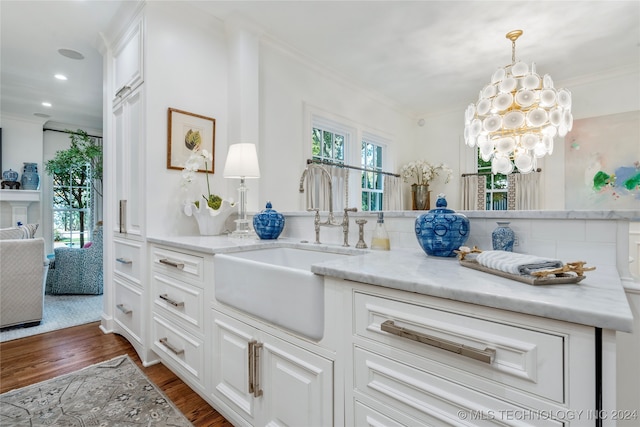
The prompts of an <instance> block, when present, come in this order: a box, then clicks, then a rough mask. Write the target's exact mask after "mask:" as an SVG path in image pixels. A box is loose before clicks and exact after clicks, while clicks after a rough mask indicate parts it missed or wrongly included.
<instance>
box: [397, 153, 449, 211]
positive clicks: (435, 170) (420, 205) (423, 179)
mask: <svg viewBox="0 0 640 427" xmlns="http://www.w3.org/2000/svg"><path fill="white" fill-rule="evenodd" d="M440 174H446V176H447V177H446V179H445V184H446V183H448V182H449V180H450V179H451V175H452V174H453V170H451V169H450V168H449V167H448V166H447V165H445V164H444V163H440V164H437V165H434V164H432V163H429V162H428V161H426V160H418V161H416V162H409V163H407V164H406V165H404V166H403V167H402V169H400V175H401V176H402V179H403V180H404V182H410V183H412V184H411V199H412V204H413V206H412V209H413V210H429V209H430V208H431V206H430V205H431V203H430V198H429V194H430V193H431V192H430V191H429V183H430V182H431V181H433V180H434V179H435V178H437V177H438V176H439V175H440Z"/></svg>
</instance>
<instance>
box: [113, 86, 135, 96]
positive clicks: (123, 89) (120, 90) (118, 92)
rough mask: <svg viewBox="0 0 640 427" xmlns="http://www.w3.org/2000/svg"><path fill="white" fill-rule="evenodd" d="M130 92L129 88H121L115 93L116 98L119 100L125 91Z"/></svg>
mask: <svg viewBox="0 0 640 427" xmlns="http://www.w3.org/2000/svg"><path fill="white" fill-rule="evenodd" d="M129 90H131V86H126V85H125V86H122V87H121V88H120V89H119V90H118V91H117V92H116V98H120V96H121V95H122V94H123V93H125V92H126V91H129Z"/></svg>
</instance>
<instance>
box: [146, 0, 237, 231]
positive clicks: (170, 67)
mask: <svg viewBox="0 0 640 427" xmlns="http://www.w3.org/2000/svg"><path fill="white" fill-rule="evenodd" d="M145 11H146V12H145V14H146V28H145V31H146V41H145V43H146V45H145V82H144V86H145V94H146V100H145V104H146V111H147V115H146V132H147V134H146V151H147V157H146V158H147V164H146V168H147V174H146V176H147V182H146V183H145V185H146V189H147V206H146V217H147V221H146V225H147V229H148V233H149V234H159V233H163V234H164V233H167V234H184V233H197V225H196V222H195V220H194V219H193V218H189V217H187V216H185V215H184V214H183V213H182V210H181V205H182V201H183V200H185V199H187V198H189V199H196V198H199V197H200V194H202V193H206V181H205V174H203V173H201V174H198V181H197V182H194V183H193V184H192V185H191V186H190V191H189V194H188V195H187V194H186V193H185V192H184V191H183V190H182V189H181V187H180V182H181V172H180V171H178V170H170V169H167V167H166V164H167V109H168V108H170V107H171V108H177V109H180V110H183V111H188V112H190V113H195V114H199V115H203V116H207V117H213V118H215V119H216V135H215V161H214V163H215V165H214V174H213V175H212V176H210V180H211V181H210V183H211V186H212V191H213V192H215V193H220V194H225V193H226V191H225V188H226V184H227V183H226V182H224V180H223V178H222V170H223V168H224V160H225V158H226V153H227V144H228V141H227V129H228V126H227V123H228V117H227V59H226V58H227V52H226V42H225V34H224V27H223V25H222V23H221V22H219V21H218V20H216V19H213V18H211V17H207V16H206V15H204V14H202V13H201V12H199V11H197V10H195V9H192V7H191V6H189V5H187V4H183V3H180V4H179V5H177V4H176V3H175V2H148V3H147V5H146V7H145Z"/></svg>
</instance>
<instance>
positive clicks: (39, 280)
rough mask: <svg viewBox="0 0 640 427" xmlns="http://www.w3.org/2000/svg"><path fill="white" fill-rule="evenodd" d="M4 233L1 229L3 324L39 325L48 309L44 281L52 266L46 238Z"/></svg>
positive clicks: (0, 306) (0, 312)
mask: <svg viewBox="0 0 640 427" xmlns="http://www.w3.org/2000/svg"><path fill="white" fill-rule="evenodd" d="M5 230H6V229H5ZM15 230H18V228H16V229H15ZM3 234H4V233H2V232H0V327H2V328H5V327H9V326H15V325H22V324H24V325H26V326H33V325H37V324H39V323H40V321H41V320H42V316H43V312H44V307H43V304H44V282H45V280H46V277H47V269H48V268H49V261H48V260H46V258H45V256H44V239H43V238H41V237H39V238H35V239H34V238H25V239H23V238H22V237H20V236H11V238H9V239H5V238H4V236H3Z"/></svg>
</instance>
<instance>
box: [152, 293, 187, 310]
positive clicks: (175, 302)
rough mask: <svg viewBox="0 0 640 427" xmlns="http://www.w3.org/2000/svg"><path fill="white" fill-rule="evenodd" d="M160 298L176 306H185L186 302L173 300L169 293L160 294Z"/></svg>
mask: <svg viewBox="0 0 640 427" xmlns="http://www.w3.org/2000/svg"><path fill="white" fill-rule="evenodd" d="M158 298H160V299H161V300H163V301H166V302H167V303H168V304H171V305H172V306H174V307H184V302H178V301H175V300H172V299H171V298H169V295H167V294H162V295H158Z"/></svg>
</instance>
